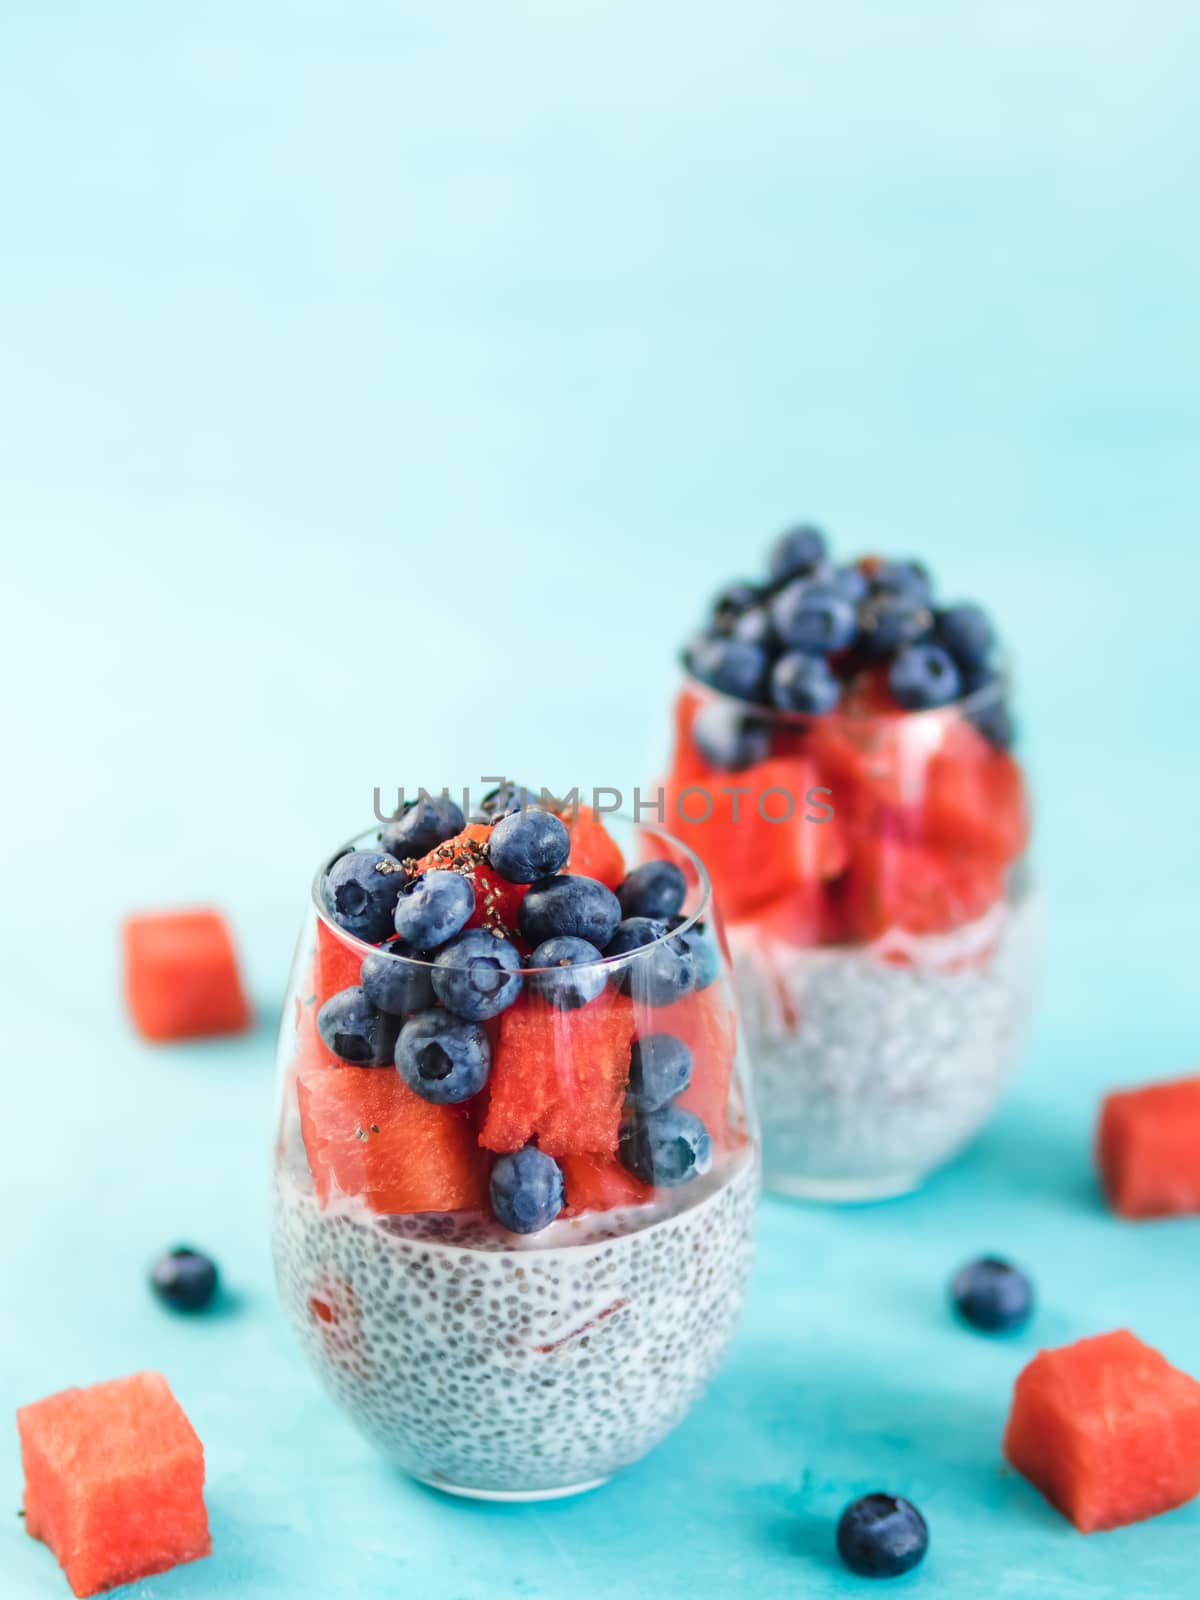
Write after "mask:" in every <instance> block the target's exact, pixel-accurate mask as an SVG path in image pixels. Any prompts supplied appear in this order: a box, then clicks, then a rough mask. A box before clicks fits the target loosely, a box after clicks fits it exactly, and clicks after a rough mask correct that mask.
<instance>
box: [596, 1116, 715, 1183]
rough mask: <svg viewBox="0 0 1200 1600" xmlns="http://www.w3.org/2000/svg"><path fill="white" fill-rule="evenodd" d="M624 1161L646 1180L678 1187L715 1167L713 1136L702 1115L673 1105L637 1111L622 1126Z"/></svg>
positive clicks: (622, 1158) (621, 1141)
mask: <svg viewBox="0 0 1200 1600" xmlns="http://www.w3.org/2000/svg"><path fill="white" fill-rule="evenodd" d="M618 1148H619V1154H620V1157H621V1161H622V1162H623V1164H624V1165H625V1166H626V1167H627V1168H628V1169H629V1171H630V1172H632V1173H633V1175H634V1177H636V1178H640V1179H641V1180H642V1182H643V1183H649V1184H652V1185H654V1187H655V1188H666V1189H674V1188H677V1187H678V1186H679V1185H680V1184H682V1183H690V1182H691V1181H692V1179H693V1178H702V1177H703V1176H704V1174H705V1173H706V1172H708V1171H709V1170H710V1169H711V1167H712V1140H711V1139H710V1138H709V1134H708V1129H707V1128H706V1127H705V1126H704V1124H703V1122H701V1120H700V1118H699V1117H697V1116H694V1115H693V1114H692V1112H690V1111H681V1110H679V1108H678V1107H677V1106H669V1107H668V1108H667V1109H666V1110H664V1111H651V1112H648V1113H646V1115H644V1116H640V1115H635V1116H633V1117H631V1118H630V1119H629V1120H628V1121H626V1122H625V1123H624V1124H623V1125H622V1128H621V1138H620V1144H619V1147H618Z"/></svg>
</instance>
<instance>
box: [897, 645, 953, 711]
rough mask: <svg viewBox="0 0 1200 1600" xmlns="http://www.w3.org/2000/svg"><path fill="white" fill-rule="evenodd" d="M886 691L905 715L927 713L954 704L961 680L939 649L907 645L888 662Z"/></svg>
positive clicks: (947, 657) (951, 662)
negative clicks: (932, 709) (935, 708)
mask: <svg viewBox="0 0 1200 1600" xmlns="http://www.w3.org/2000/svg"><path fill="white" fill-rule="evenodd" d="M888 687H889V688H890V689H891V691H892V693H893V695H895V697H896V699H897V701H898V702H899V704H900V705H902V706H903V707H904V709H905V710H906V711H927V710H929V709H930V708H931V707H932V706H945V705H949V704H950V702H951V700H956V699H957V698H958V694H959V690H960V689H961V688H962V679H961V678H960V677H959V675H958V668H957V667H956V666H955V665H954V662H953V661H952V660H951V659H950V657H949V655H948V654H947V653H946V651H945V650H943V649H942V647H941V645H938V644H910V645H906V646H905V648H904V649H903V650H901V652H900V653H899V655H898V656H897V657H896V659H895V660H894V661H893V662H892V665H891V667H890V669H889V671H888Z"/></svg>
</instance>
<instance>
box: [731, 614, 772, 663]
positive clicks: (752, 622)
mask: <svg viewBox="0 0 1200 1600" xmlns="http://www.w3.org/2000/svg"><path fill="white" fill-rule="evenodd" d="M729 633H730V637H731V638H733V639H740V640H741V641H742V642H743V643H745V644H753V645H757V646H758V648H759V649H760V650H765V651H766V652H767V654H768V655H773V654H774V652H775V651H776V650H778V649H779V639H778V636H777V635H776V632H775V624H774V623H773V622H772V621H771V613H770V612H769V611H768V610H767V608H766V606H751V607H750V609H749V611H743V612H742V614H741V616H740V617H739V618H738V619H737V621H736V622H735V623H734V624H733V627H732V628H731V629H730V630H729Z"/></svg>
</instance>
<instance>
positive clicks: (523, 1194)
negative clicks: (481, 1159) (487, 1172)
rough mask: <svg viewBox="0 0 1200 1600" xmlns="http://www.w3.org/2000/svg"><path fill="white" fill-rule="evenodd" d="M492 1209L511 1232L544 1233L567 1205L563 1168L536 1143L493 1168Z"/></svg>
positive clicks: (501, 1224)
mask: <svg viewBox="0 0 1200 1600" xmlns="http://www.w3.org/2000/svg"><path fill="white" fill-rule="evenodd" d="M491 1194H492V1210H493V1212H494V1213H495V1216H496V1221H497V1222H498V1223H499V1224H500V1226H501V1227H502V1228H507V1229H508V1231H509V1232H510V1233H540V1232H541V1230H542V1229H543V1228H548V1227H549V1226H550V1224H551V1223H552V1222H553V1221H554V1219H555V1217H556V1216H557V1215H558V1213H559V1212H560V1211H561V1210H562V1208H563V1175H562V1168H561V1167H560V1166H559V1164H558V1162H557V1161H555V1160H553V1159H552V1157H550V1156H548V1155H545V1154H543V1152H542V1151H541V1150H537V1149H535V1148H534V1146H533V1145H527V1146H526V1147H525V1149H524V1150H514V1151H513V1153H512V1154H511V1155H507V1156H500V1157H499V1158H498V1159H497V1161H496V1163H495V1165H494V1166H493V1167H492V1182H491Z"/></svg>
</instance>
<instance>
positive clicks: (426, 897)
mask: <svg viewBox="0 0 1200 1600" xmlns="http://www.w3.org/2000/svg"><path fill="white" fill-rule="evenodd" d="M474 910H475V889H474V887H473V885H472V883H471V880H470V879H469V878H467V877H465V876H464V875H463V874H462V873H461V872H446V871H443V870H441V869H437V870H434V871H432V872H423V873H421V875H420V877H418V878H412V879H410V880H409V882H408V883H406V884H405V885H404V887H403V889H401V891H400V894H399V896H398V897H397V900H396V911H395V917H394V924H395V929H396V932H397V933H398V934H399V935H400V937H401V939H403V940H404V943H405V944H406V945H409V946H410V947H411V948H412V949H414V950H436V949H437V947H438V946H439V945H443V944H445V943H446V941H447V940H448V939H453V937H454V935H455V934H456V933H461V931H462V930H463V928H465V927H466V925H467V923H468V922H469V921H470V919H471V916H472V914H473V913H474Z"/></svg>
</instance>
